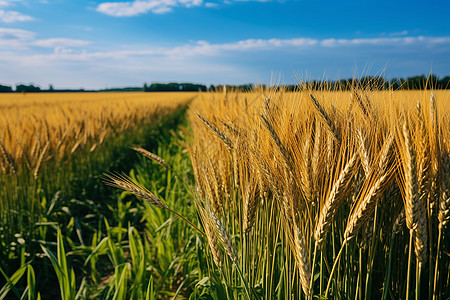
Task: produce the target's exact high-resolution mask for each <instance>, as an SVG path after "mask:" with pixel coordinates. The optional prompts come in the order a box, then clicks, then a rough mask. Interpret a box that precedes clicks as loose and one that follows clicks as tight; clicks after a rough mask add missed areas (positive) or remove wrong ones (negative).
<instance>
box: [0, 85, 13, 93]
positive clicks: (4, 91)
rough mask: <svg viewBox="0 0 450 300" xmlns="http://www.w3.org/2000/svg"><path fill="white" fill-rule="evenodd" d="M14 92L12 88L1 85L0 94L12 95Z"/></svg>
mask: <svg viewBox="0 0 450 300" xmlns="http://www.w3.org/2000/svg"><path fill="white" fill-rule="evenodd" d="M12 91H13V90H12V88H11V87H10V86H7V85H0V93H11V92H12Z"/></svg>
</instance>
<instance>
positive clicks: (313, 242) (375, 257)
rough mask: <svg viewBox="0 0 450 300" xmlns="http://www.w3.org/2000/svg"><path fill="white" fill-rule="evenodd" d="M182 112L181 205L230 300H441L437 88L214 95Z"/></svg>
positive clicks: (445, 175) (442, 156)
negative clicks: (184, 163)
mask: <svg viewBox="0 0 450 300" xmlns="http://www.w3.org/2000/svg"><path fill="white" fill-rule="evenodd" d="M191 111H192V113H191V117H190V119H191V122H192V127H193V137H192V142H191V146H190V155H191V159H192V164H193V167H194V172H195V178H196V186H197V191H198V197H197V198H196V200H195V203H196V205H197V208H198V210H199V211H200V216H201V221H202V224H203V226H204V228H205V232H206V235H207V241H208V243H209V246H210V253H211V257H212V261H214V264H215V265H216V266H217V267H219V268H222V270H223V279H224V280H225V282H227V285H228V286H235V285H239V284H242V285H243V286H244V287H246V289H245V293H244V292H243V291H236V290H234V293H235V294H234V295H235V296H238V295H241V296H242V295H245V294H246V295H247V297H248V298H262V299H273V298H275V297H277V298H280V294H282V295H283V297H281V298H284V299H300V298H301V297H307V298H312V297H313V296H314V297H316V296H321V297H325V298H327V297H333V298H350V299H369V298H370V297H371V296H372V297H375V298H380V297H382V298H383V299H388V298H391V297H392V298H395V299H409V298H410V297H411V296H412V295H414V297H415V298H416V299H425V298H430V299H431V298H433V299H441V297H442V299H444V298H445V297H448V296H449V295H448V286H449V284H450V281H449V276H450V274H449V267H450V264H449V259H448V256H447V254H446V253H448V252H447V251H448V250H447V249H448V246H449V243H448V236H447V238H446V240H445V241H446V242H445V244H443V242H442V241H443V236H445V235H446V233H447V235H448V227H446V224H447V222H448V220H449V217H450V214H449V209H450V198H449V194H450V190H449V189H450V157H449V153H450V116H449V113H450V94H449V92H448V91H433V92H431V91H430V90H425V91H373V90H370V89H364V88H359V89H354V90H353V91H349V92H333V91H317V90H310V89H308V88H307V87H305V88H303V89H302V88H300V89H299V91H298V92H294V93H289V92H284V91H282V89H278V90H259V91H254V92H251V93H239V92H228V93H227V91H224V92H223V93H209V94H203V95H202V96H201V97H200V98H198V99H197V100H196V101H195V102H194V103H193V104H192V107H191ZM447 226H448V225H447ZM227 256H228V257H229V259H227ZM445 295H446V296H445Z"/></svg>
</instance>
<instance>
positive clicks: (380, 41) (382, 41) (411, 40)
mask: <svg viewBox="0 0 450 300" xmlns="http://www.w3.org/2000/svg"><path fill="white" fill-rule="evenodd" d="M444 43H450V37H424V36H417V37H391V38H369V39H325V40H322V41H321V42H320V44H321V45H322V46H325V47H339V46H359V45H372V46H405V45H414V44H428V45H430V44H444Z"/></svg>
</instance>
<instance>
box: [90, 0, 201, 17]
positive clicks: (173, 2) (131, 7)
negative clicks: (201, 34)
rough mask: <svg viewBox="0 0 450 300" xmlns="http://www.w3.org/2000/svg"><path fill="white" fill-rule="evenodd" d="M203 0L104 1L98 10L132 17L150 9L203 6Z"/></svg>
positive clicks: (162, 10)
mask: <svg viewBox="0 0 450 300" xmlns="http://www.w3.org/2000/svg"><path fill="white" fill-rule="evenodd" d="M202 4H203V0H146V1H143V0H136V1H127V2H104V3H101V4H99V5H98V6H97V11H98V12H100V13H103V14H106V15H109V16H113V17H132V16H137V15H141V14H145V13H147V12H149V11H151V12H153V13H155V14H163V13H167V12H171V11H172V10H173V7H176V6H182V7H193V6H201V5H202Z"/></svg>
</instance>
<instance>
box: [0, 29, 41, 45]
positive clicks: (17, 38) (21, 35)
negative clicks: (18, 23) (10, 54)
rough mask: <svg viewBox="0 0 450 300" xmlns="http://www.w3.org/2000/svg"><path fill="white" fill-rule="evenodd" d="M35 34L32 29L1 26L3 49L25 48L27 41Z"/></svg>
mask: <svg viewBox="0 0 450 300" xmlns="http://www.w3.org/2000/svg"><path fill="white" fill-rule="evenodd" d="M34 36H35V34H34V33H33V32H31V31H27V30H22V29H15V28H0V48H2V49H25V48H26V47H27V45H26V44H27V43H28V42H29V41H31V40H33V39H34Z"/></svg>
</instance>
